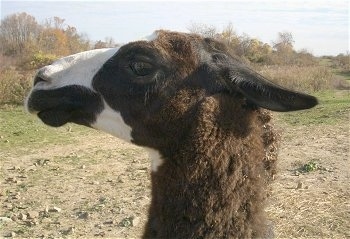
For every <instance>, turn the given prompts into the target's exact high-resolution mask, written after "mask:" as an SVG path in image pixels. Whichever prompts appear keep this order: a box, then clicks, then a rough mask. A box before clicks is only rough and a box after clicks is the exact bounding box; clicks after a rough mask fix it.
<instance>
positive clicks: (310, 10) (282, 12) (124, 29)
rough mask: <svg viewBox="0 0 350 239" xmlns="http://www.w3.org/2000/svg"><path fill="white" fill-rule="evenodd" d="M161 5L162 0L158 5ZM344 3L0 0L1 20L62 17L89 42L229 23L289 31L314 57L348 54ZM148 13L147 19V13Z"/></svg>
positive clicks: (269, 35)
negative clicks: (17, 16)
mask: <svg viewBox="0 0 350 239" xmlns="http://www.w3.org/2000/svg"><path fill="white" fill-rule="evenodd" d="M159 3H161V4H159ZM347 5H348V4H347V1H344V0H335V1H333V2H332V3H330V2H329V1H322V0H321V1H302V0H300V1H299V0H294V1H290V0H289V1H284V2H283V3H281V2H279V1H276V0H269V1H257V0H248V1H231V2H221V1H220V2H214V1H208V2H199V1H190V2H184V1H172V2H159V1H151V2H148V1H147V2H146V1H129V2H125V1H98V2H97V1H84V2H82V1H69V2H68V1H48V0H46V1H24V0H22V1H6V0H5V1H1V19H3V18H4V17H6V16H8V15H11V14H15V13H20V12H26V13H27V14H29V15H32V16H34V17H35V19H36V20H37V22H38V23H39V24H40V23H43V22H44V20H45V19H48V18H53V17H55V16H57V17H60V18H62V19H65V23H66V24H67V25H70V26H73V27H75V28H76V29H77V31H78V32H79V33H80V34H86V35H87V37H88V39H89V40H92V41H97V40H104V39H106V38H107V37H112V38H113V39H114V40H115V41H116V43H127V42H129V41H134V40H138V39H141V38H143V37H145V36H147V35H150V34H152V32H153V31H154V30H157V29H168V30H173V31H182V32H188V31H189V30H188V29H189V27H190V26H191V24H205V25H207V26H213V27H215V28H216V29H217V31H218V32H220V31H222V30H223V29H224V28H225V27H226V26H227V25H228V24H230V23H231V24H232V25H233V28H234V30H235V32H236V33H237V34H238V35H239V36H242V35H243V34H248V35H249V37H251V38H256V39H258V40H260V41H262V42H264V43H268V44H270V45H271V42H273V41H275V40H276V39H277V35H278V33H279V32H285V31H287V32H291V33H292V35H293V38H294V42H295V43H294V49H295V50H296V51H300V50H303V49H306V50H307V51H308V52H310V53H312V54H314V55H315V56H326V55H338V54H341V53H343V54H346V53H348V52H349V42H348V31H349V29H348V27H349V22H348V7H347ZM150 16H151V17H150Z"/></svg>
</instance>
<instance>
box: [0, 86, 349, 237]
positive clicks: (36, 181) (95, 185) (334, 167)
mask: <svg viewBox="0 0 350 239" xmlns="http://www.w3.org/2000/svg"><path fill="white" fill-rule="evenodd" d="M316 95H317V96H318V97H319V99H320V102H321V103H320V105H319V106H317V107H316V108H315V109H312V110H307V111H303V112H294V113H288V114H281V113H278V114H277V113H275V123H276V125H277V127H278V129H279V130H280V131H281V134H282V140H281V147H280V153H279V165H278V167H279V173H278V176H277V177H276V178H275V180H274V183H273V191H272V195H271V197H270V198H269V201H268V205H267V208H266V211H267V214H268V217H269V220H270V221H272V223H273V225H274V230H275V237H276V238H320V237H324V238H350V190H349V189H350V162H349V160H350V159H349V147H350V142H349V140H350V132H349V130H350V129H349V127H350V126H349V115H350V96H349V91H347V90H337V91H326V92H321V93H317V94H316ZM0 160H1V169H0V170H1V175H0V177H1V178H0V180H1V181H0V182H1V184H0V186H1V191H0V205H1V206H0V217H1V218H0V223H1V224H0V226H1V234H0V237H11V236H16V237H25V238H28V237H35V238H58V237H73V238H79V237H80V238H92V237H109V238H139V237H140V235H142V228H143V226H144V224H145V221H146V219H147V208H148V205H149V202H150V181H149V180H150V177H149V174H150V162H149V161H148V156H147V154H146V153H145V152H144V151H143V150H142V149H141V148H138V147H135V146H132V145H130V144H128V143H125V142H123V141H120V140H118V139H115V138H113V137H111V136H109V135H107V134H104V133H101V132H98V131H95V130H92V129H88V128H85V127H80V126H77V125H66V126H64V127H61V128H57V129H55V128H49V127H47V126H45V125H43V124H42V123H41V122H39V120H38V119H36V118H35V117H34V116H31V115H28V114H26V113H25V112H24V109H23V108H22V107H19V106H2V107H1V108H0Z"/></svg>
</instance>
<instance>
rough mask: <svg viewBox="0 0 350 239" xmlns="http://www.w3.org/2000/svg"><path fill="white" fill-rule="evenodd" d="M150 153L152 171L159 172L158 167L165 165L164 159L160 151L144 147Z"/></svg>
mask: <svg viewBox="0 0 350 239" xmlns="http://www.w3.org/2000/svg"><path fill="white" fill-rule="evenodd" d="M144 149H146V151H147V152H148V155H149V157H150V159H151V170H152V172H157V170H158V167H160V166H161V165H162V164H163V163H164V159H163V158H162V155H161V154H160V153H159V151H157V150H155V149H151V148H147V147H144Z"/></svg>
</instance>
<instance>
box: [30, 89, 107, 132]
mask: <svg viewBox="0 0 350 239" xmlns="http://www.w3.org/2000/svg"><path fill="white" fill-rule="evenodd" d="M26 105H27V106H26V107H27V110H28V111H29V112H31V113H33V114H36V115H37V116H38V117H39V118H40V119H41V121H43V122H44V123H45V124H47V125H49V126H53V127H59V126H62V125H64V124H66V123H68V122H72V123H76V124H81V125H85V126H90V125H91V124H92V123H93V122H95V120H96V115H97V114H98V113H99V112H101V111H102V109H103V108H104V106H103V101H102V99H101V96H100V95H99V94H97V93H95V92H93V91H91V90H89V89H88V88H86V87H83V86H77V85H72V86H65V87H62V88H58V89H52V90H35V91H33V92H32V93H31V95H30V96H29V97H28V100H27V102H26Z"/></svg>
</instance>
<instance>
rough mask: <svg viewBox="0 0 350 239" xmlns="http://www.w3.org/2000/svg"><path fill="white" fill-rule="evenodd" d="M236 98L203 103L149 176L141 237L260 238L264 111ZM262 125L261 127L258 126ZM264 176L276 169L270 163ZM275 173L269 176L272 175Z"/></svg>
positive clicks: (267, 144)
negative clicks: (147, 206)
mask: <svg viewBox="0 0 350 239" xmlns="http://www.w3.org/2000/svg"><path fill="white" fill-rule="evenodd" d="M242 103H243V102H241V101H240V100H239V99H232V97H229V96H224V95H214V96H212V97H208V98H206V99H205V100H204V101H203V102H202V103H201V104H200V106H199V107H198V109H197V110H196V113H195V114H194V116H193V118H192V125H191V127H190V128H189V129H188V131H187V132H186V134H185V135H184V136H183V137H182V138H179V139H178V138H173V141H174V144H175V145H176V144H179V145H178V149H177V150H175V151H172V155H169V156H168V157H167V158H165V163H164V165H162V166H161V167H159V168H158V171H157V172H156V173H152V203H151V208H150V212H149V213H150V220H149V222H148V225H147V228H146V232H145V238H168V237H169V236H170V235H171V236H172V238H251V237H263V236H264V235H265V234H266V225H265V220H264V213H263V209H264V199H265V197H266V193H267V191H266V190H267V181H269V180H268V177H269V176H270V175H271V173H272V172H270V171H266V167H265V164H264V159H265V160H266V158H267V154H270V153H266V150H267V149H268V148H269V147H271V146H272V145H273V144H274V139H275V138H273V139H271V138H270V139H269V141H266V140H265V138H266V134H269V135H270V136H269V137H271V136H272V135H274V132H273V131H272V128H268V129H269V130H268V131H267V130H266V126H267V125H268V123H269V122H268V121H269V119H268V120H267V118H266V111H259V110H256V111H252V110H249V109H248V110H246V109H243V108H242ZM262 119H263V120H262ZM266 162H269V163H268V164H266V165H268V169H269V170H270V169H273V170H274V169H275V167H274V163H275V160H274V159H273V160H272V158H270V160H268V161H267V160H266ZM273 173H275V172H273Z"/></svg>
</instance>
